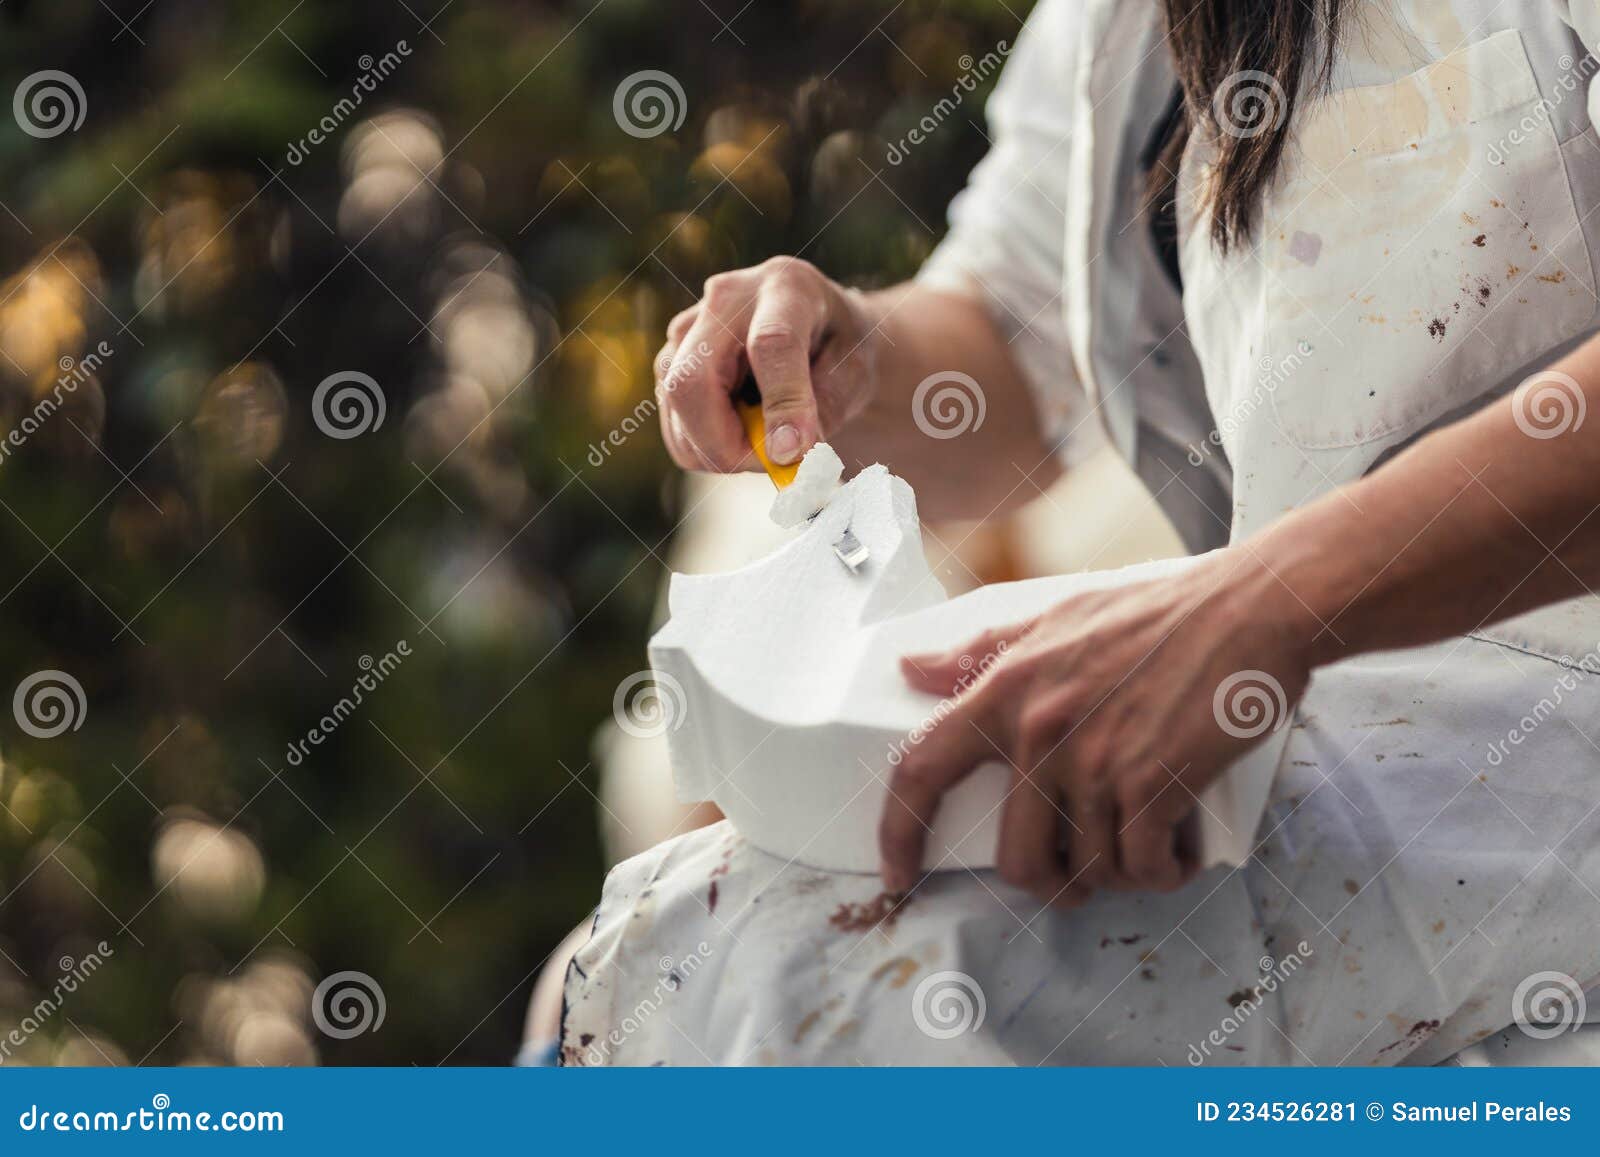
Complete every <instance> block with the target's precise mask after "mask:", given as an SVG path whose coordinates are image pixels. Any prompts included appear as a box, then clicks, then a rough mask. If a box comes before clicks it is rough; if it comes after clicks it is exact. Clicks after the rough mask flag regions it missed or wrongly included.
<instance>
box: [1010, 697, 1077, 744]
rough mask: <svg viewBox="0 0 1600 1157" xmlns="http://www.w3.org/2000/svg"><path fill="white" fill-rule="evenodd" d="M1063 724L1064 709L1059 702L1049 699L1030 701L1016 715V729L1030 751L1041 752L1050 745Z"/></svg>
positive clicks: (1056, 737) (1058, 736)
mask: <svg viewBox="0 0 1600 1157" xmlns="http://www.w3.org/2000/svg"><path fill="white" fill-rule="evenodd" d="M1065 725H1066V712H1065V710H1064V709H1063V707H1062V706H1061V705H1060V704H1059V703H1053V702H1049V701H1044V702H1034V703H1030V704H1028V706H1026V707H1024V708H1023V709H1022V713H1021V714H1020V715H1019V716H1018V717H1017V731H1018V733H1019V734H1020V735H1021V737H1022V742H1023V745H1024V746H1025V747H1027V748H1028V750H1030V751H1038V752H1042V751H1044V750H1046V749H1048V748H1049V747H1051V746H1052V745H1053V744H1054V743H1055V742H1056V740H1057V739H1059V738H1060V737H1061V732H1062V731H1063V729H1064V728H1065Z"/></svg>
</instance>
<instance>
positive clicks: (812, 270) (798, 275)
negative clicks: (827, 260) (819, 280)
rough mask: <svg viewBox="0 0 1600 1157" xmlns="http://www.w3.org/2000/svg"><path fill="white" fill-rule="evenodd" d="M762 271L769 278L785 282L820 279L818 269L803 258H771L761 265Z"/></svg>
mask: <svg viewBox="0 0 1600 1157" xmlns="http://www.w3.org/2000/svg"><path fill="white" fill-rule="evenodd" d="M761 271H762V272H763V273H764V274H766V275H767V276H768V277H770V278H772V279H774V280H778V279H782V280H784V281H805V280H810V279H812V278H816V277H820V276H821V274H820V273H819V272H818V271H817V267H816V266H815V265H813V264H811V262H809V261H807V260H806V259H805V258H803V257H785V256H781V255H780V256H778V257H769V258H767V260H766V261H763V262H762V263H761Z"/></svg>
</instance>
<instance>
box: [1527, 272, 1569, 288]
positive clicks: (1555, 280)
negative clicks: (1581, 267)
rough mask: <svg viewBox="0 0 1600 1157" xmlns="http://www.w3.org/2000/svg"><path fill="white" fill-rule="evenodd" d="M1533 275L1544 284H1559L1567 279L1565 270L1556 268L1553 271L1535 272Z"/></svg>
mask: <svg viewBox="0 0 1600 1157" xmlns="http://www.w3.org/2000/svg"><path fill="white" fill-rule="evenodd" d="M1535 276H1536V277H1537V278H1538V279H1539V280H1540V281H1542V282H1544V283H1545V284H1546V285H1560V284H1561V283H1562V282H1563V281H1565V280H1566V279H1567V271H1566V270H1565V269H1558V270H1556V271H1555V272H1554V273H1539V274H1535Z"/></svg>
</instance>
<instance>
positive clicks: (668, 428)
mask: <svg viewBox="0 0 1600 1157" xmlns="http://www.w3.org/2000/svg"><path fill="white" fill-rule="evenodd" d="M880 340H881V339H880V335H879V332H878V328H877V325H876V322H875V320H874V318H873V317H872V316H871V313H870V309H869V307H868V305H867V300H866V299H865V298H864V297H863V296H862V295H861V294H859V293H857V292H855V291H854V290H849V289H846V288H844V287H843V286H841V285H839V284H837V283H836V282H834V281H831V280H829V279H828V278H827V277H825V276H823V275H822V274H821V273H820V272H818V270H817V269H816V267H815V266H813V265H811V264H809V263H808V262H805V261H802V260H800V259H799V258H796V257H774V258H773V259H771V260H770V261H767V262H764V263H763V264H761V265H757V266H754V267H752V268H750V269H741V270H738V271H736V272H732V273H719V274H717V275H715V276H714V277H712V278H710V279H709V280H707V281H706V285H705V295H704V296H703V297H702V298H701V299H700V301H699V302H698V303H697V304H695V305H694V306H692V307H690V308H689V309H686V310H684V311H683V312H682V313H680V314H678V316H676V317H675V318H673V319H672V322H671V323H670V324H669V325H668V326H667V344H666V345H665V346H663V347H662V349H661V352H660V354H659V355H657V357H656V361H655V370H656V400H657V403H658V404H659V406H660V411H661V434H662V437H663V438H664V439H665V441H666V444H667V450H668V452H669V453H671V455H672V458H673V460H674V461H675V462H677V464H678V465H679V466H682V467H683V468H685V469H687V470H708V471H716V472H723V473H726V472H732V471H735V470H744V469H758V468H759V466H758V464H757V463H756V460H755V456H754V455H753V454H751V453H750V446H749V443H748V442H746V440H745V433H744V427H743V426H742V425H741V424H740V422H739V418H738V415H737V414H736V413H735V411H734V408H733V402H732V395H733V393H734V392H735V391H736V390H738V388H739V387H740V385H741V384H742V383H743V381H744V378H745V375H746V374H747V373H748V374H753V375H754V376H755V379H756V381H757V382H758V383H759V384H760V387H761V399H762V410H763V413H764V416H765V418H766V428H767V446H766V450H767V455H768V457H770V458H771V459H772V460H773V461H774V462H778V463H789V462H797V461H799V460H800V458H801V457H802V456H803V455H804V454H805V452H806V451H807V450H809V449H811V447H812V446H814V445H815V444H816V443H817V442H819V441H823V440H825V439H827V438H829V437H831V436H833V435H834V434H835V433H836V432H837V431H838V430H839V428H840V427H841V426H843V425H844V424H845V423H846V422H847V421H849V420H850V419H851V418H853V417H855V416H856V415H857V414H859V413H860V412H861V411H862V409H864V408H865V407H866V405H867V403H868V401H869V400H870V398H871V395H872V392H873V389H874V386H875V382H876V377H875V372H874V371H875V367H876V363H877V354H878V349H877V347H878V342H879V341H880Z"/></svg>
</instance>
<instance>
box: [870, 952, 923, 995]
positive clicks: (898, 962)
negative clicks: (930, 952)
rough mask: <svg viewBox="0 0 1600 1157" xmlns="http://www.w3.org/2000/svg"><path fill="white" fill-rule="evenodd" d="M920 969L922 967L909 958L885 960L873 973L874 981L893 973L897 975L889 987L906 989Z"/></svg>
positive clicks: (900, 957)
mask: <svg viewBox="0 0 1600 1157" xmlns="http://www.w3.org/2000/svg"><path fill="white" fill-rule="evenodd" d="M920 967H921V965H919V964H918V963H917V962H916V961H915V960H913V959H911V957H909V956H896V957H895V958H894V959H893V960H885V961H884V962H883V963H882V964H880V965H878V967H877V968H875V969H874V970H873V972H872V979H873V980H882V979H883V978H884V977H885V976H888V975H889V973H891V972H893V973H894V974H895V975H894V979H892V980H890V981H889V987H890V988H904V987H905V986H906V985H907V984H909V983H910V982H911V978H912V977H913V976H915V975H916V974H917V969H918V968H920Z"/></svg>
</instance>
